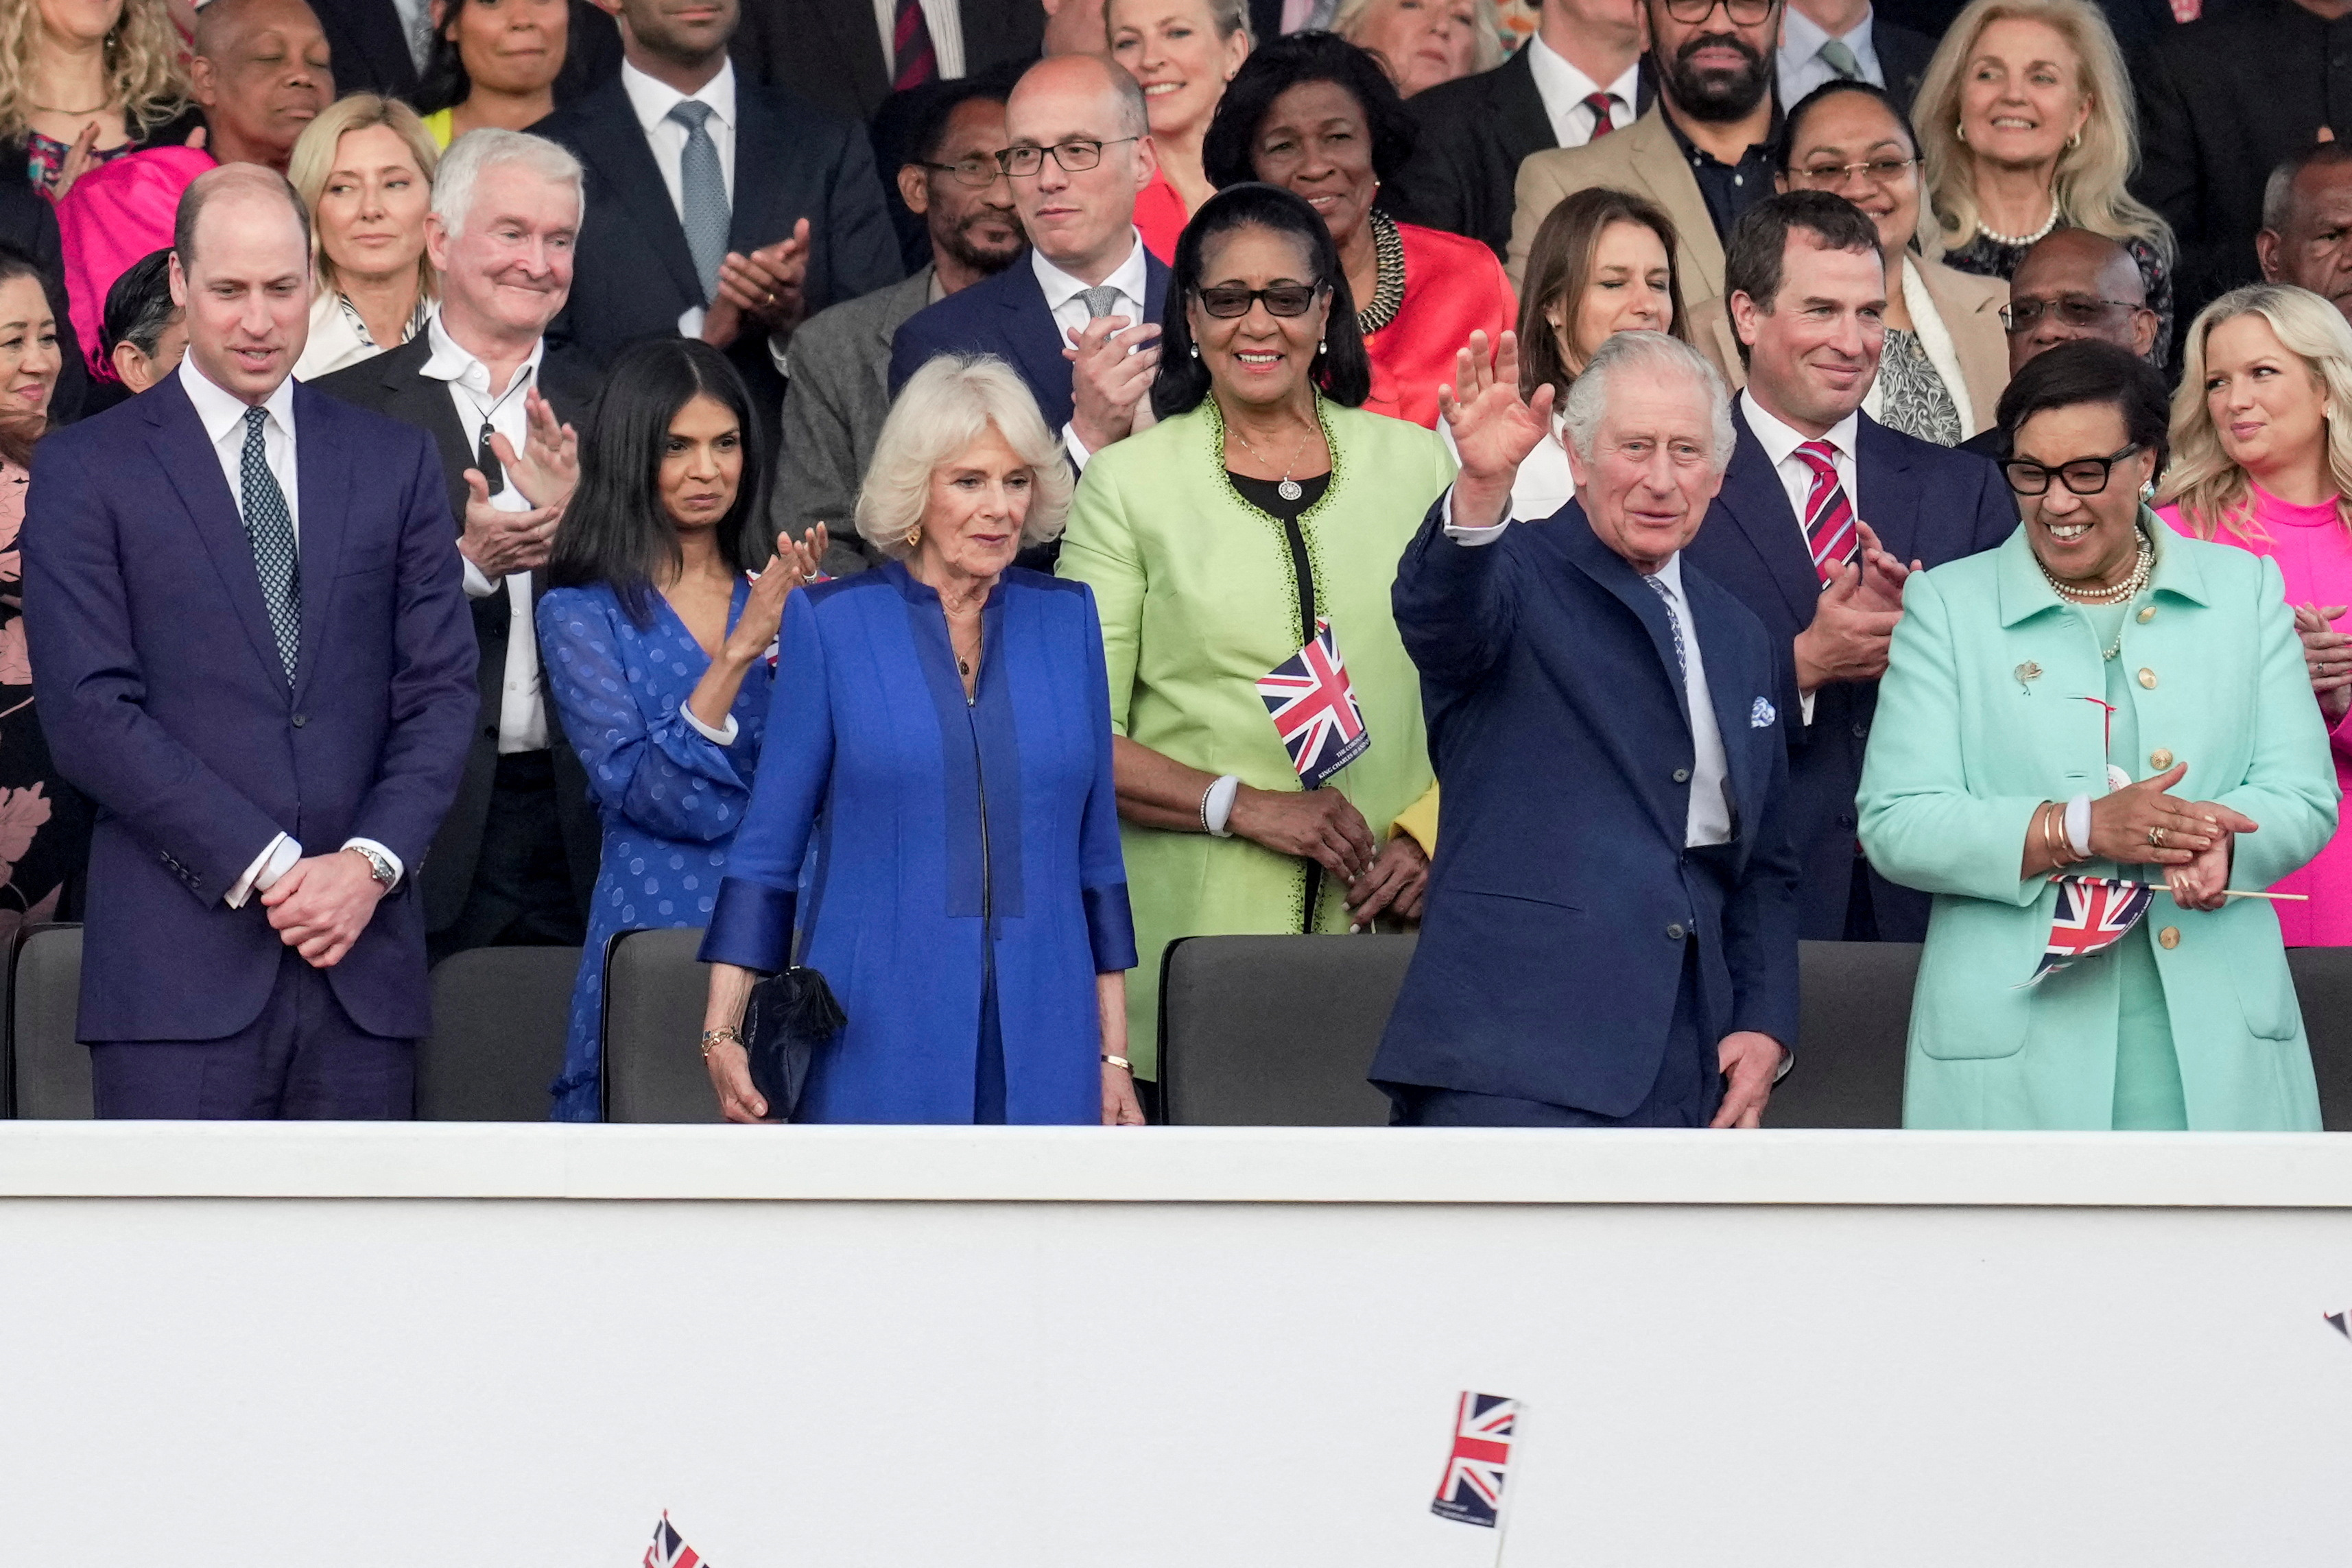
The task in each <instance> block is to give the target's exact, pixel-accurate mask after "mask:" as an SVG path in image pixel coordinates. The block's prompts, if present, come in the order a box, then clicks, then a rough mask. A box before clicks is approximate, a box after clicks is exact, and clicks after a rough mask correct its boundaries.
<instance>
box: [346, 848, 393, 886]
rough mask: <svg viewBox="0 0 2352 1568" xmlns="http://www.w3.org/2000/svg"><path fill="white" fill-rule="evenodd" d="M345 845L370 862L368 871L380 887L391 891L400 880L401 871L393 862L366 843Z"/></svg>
mask: <svg viewBox="0 0 2352 1568" xmlns="http://www.w3.org/2000/svg"><path fill="white" fill-rule="evenodd" d="M343 847H344V848H346V849H348V850H350V851H351V852H352V854H354V855H356V856H358V857H359V858H361V859H362V860H364V861H366V862H367V863H368V872H369V874H370V875H371V876H373V877H374V878H375V879H376V885H377V886H378V887H380V888H383V889H385V890H386V891H389V890H390V889H391V888H392V885H393V884H394V882H397V881H398V880H400V873H399V872H397V871H395V870H394V869H393V868H392V862H391V861H389V860H387V859H385V858H383V856H382V855H380V854H378V853H377V852H376V851H374V850H373V849H371V848H369V847H367V846H366V845H364V844H346V845H344V846H343Z"/></svg>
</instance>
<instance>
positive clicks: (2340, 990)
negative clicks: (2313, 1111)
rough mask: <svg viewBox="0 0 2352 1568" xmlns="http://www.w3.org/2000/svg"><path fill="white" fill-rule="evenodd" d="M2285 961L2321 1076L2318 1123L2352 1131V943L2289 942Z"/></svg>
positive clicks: (2316, 1071) (2318, 1073) (2333, 1130)
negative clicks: (2313, 944)
mask: <svg viewBox="0 0 2352 1568" xmlns="http://www.w3.org/2000/svg"><path fill="white" fill-rule="evenodd" d="M2286 966H2287V969H2288V971H2289V972H2290V973H2293V974H2294V994H2295V998H2296V1000H2297V1001H2299V1002H2301V1003H2302V1004H2303V1032H2304V1035H2305V1037H2306V1038H2308V1039H2309V1040H2310V1042H2311V1066H2312V1070H2313V1071H2314V1072H2315V1073H2316V1074H2317V1075H2318V1078H2319V1121H2320V1125H2321V1126H2323V1127H2325V1128H2326V1129H2327V1131H2330V1132H2352V947H2291V948H2288V949H2287V950H2286Z"/></svg>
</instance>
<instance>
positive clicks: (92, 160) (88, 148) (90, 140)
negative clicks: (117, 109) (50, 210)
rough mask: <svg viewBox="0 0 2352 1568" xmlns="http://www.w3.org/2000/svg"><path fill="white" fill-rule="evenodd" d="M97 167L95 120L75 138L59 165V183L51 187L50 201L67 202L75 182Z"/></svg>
mask: <svg viewBox="0 0 2352 1568" xmlns="http://www.w3.org/2000/svg"><path fill="white" fill-rule="evenodd" d="M97 166H98V121H95V120H93V121H90V122H89V124H87V125H85V126H83V127H82V128H81V134H80V135H79V136H77V137H75V138H74V143H73V145H72V146H71V147H68V148H67V149H66V155H65V161H64V162H63V163H60V164H58V177H57V181H56V183H55V184H52V185H50V187H49V199H50V200H51V201H53V202H61V201H63V200H65V199H66V193H67V192H68V191H69V190H72V189H73V187H74V182H75V181H76V180H79V179H80V178H81V177H82V176H83V175H84V174H89V172H90V170H92V169H93V168H95V167H97Z"/></svg>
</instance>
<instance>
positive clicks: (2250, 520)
mask: <svg viewBox="0 0 2352 1568" xmlns="http://www.w3.org/2000/svg"><path fill="white" fill-rule="evenodd" d="M2182 348H2183V353H2184V359H2183V369H2182V374H2181V378H2180V390H2179V392H2178V393H2177V394H2175V395H2174V397H2173V403H2172V452H2173V458H2172V466H2171V467H2170V468H2168V469H2167V470H2166V471H2165V475H2164V484H2163V490H2162V493H2161V495H2160V497H2159V498H2158V499H2159V500H2162V501H2164V502H2165V503H2166V504H2164V505H2163V506H2161V507H2159V508H2158V510H2157V515H2158V517H2161V518H2162V519H2164V521H2166V522H2168V523H2169V524H2171V525H2172V526H2173V527H2174V528H2176V529H2178V530H2179V531H2181V532H2182V533H2185V534H2188V535H2189V536H2190V537H2192V538H2196V539H2210V540H2218V541H2220V542H2222V543H2224V544H2235V545H2237V546H2239V547H2241V548H2242V549H2245V550H2250V551H2252V552H2254V553H2255V554H2257V555H2267V556H2269V557H2271V558H2272V559H2273V560H2274V561H2276V562H2277V563H2278V564H2279V571H2280V573H2281V574H2282V575H2284V577H2285V579H2286V596H2287V602H2288V603H2289V604H2291V605H2294V607H2295V628H2296V630H2298V631H2300V632H2301V633H2302V634H2303V645H2304V661H2305V664H2306V665H2308V666H2309V667H2310V669H2311V689H2312V693H2313V697H2314V700H2315V701H2316V702H2317V703H2318V705H2319V712H2320V717H2321V718H2322V720H2323V721H2325V722H2326V725H2327V734H2328V740H2329V742H2331V744H2332V746H2333V749H2334V751H2335V754H2336V786H2337V787H2338V788H2339V789H2352V723H2347V718H2352V636H2347V635H2346V634H2345V633H2344V632H2341V631H2337V630H2336V629H2334V626H2333V624H2332V623H2334V622H2335V621H2336V618H2337V617H2338V616H2342V615H2344V614H2345V609H2346V606H2347V605H2352V503H2347V500H2346V498H2347V496H2352V326H2347V325H2346V323H2345V321H2344V318H2343V316H2342V315H2341V314H2340V313H2338V312H2337V310H2336V307H2335V306H2334V305H2332V304H2330V303H2328V301H2326V300H2323V299H2321V298H2320V297H2319V296H2318V295H2316V294H2313V293H2309V292H2306V291H2305V290H2304V289H2294V288H2289V287H2287V286H2286V285H2284V284H2277V283H2258V284H2255V285H2253V286H2252V287H2250V288H2244V289H2233V290H2231V292H2230V293H2227V294H2224V295H2222V296H2221V298H2220V299H2218V300H2214V301H2213V302H2212V303H2211V304H2210V305H2208V306H2206V307H2205V309H2204V310H2202V311H2200V313H2199V314H2198V317H2197V320H2196V321H2194V322H2193V323H2192V324H2191V325H2190V326H2189V332H2188V335H2187V338H2186V341H2185V342H2184V343H2183V344H2182ZM2151 613H2153V612H2151V611H2142V612H2141V614H2142V616H2147V615H2148V614H2151ZM2179 760H2180V761H2182V762H2185V763H2188V764H2189V783H2190V784H2192V785H2193V784H2195V782H2196V778H2197V759H2196V758H2194V757H2183V758H2181V759H2179ZM2168 763H2169V759H2168ZM2276 890H2277V891H2279V892H2282V893H2299V894H2303V895H2305V896H2306V897H2307V898H2308V899H2309V900H2310V901H2309V902H2308V903H2283V904H2281V905H2279V906H2278V917H2279V925H2280V928H2281V929H2282V931H2284V934H2285V937H2286V942H2287V945H2288V946H2290V947H2343V946H2347V945H2352V838H2347V835H2346V832H2345V831H2344V830H2343V829H2341V828H2339V829H2338V830H2337V831H2336V837H2334V838H2333V839H2331V840H2329V842H2328V845H2327V847H2326V848H2325V849H2323V850H2321V851H2320V852H2319V858H2317V859H2315V860H2314V861H2312V862H2311V864H2310V865H2308V866H2305V868H2303V869H2302V870H2300V871H2297V872H2295V873H2294V875H2292V876H2290V877H2288V878H2287V879H2285V880H2284V881H2282V882H2281V883H2279V884H2278V887H2277V889H2276Z"/></svg>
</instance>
